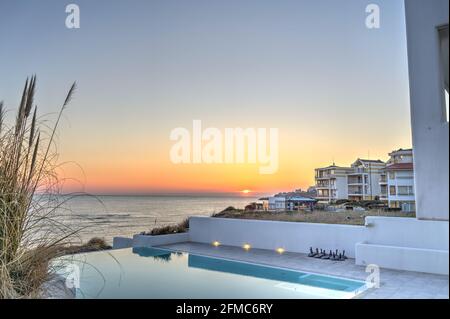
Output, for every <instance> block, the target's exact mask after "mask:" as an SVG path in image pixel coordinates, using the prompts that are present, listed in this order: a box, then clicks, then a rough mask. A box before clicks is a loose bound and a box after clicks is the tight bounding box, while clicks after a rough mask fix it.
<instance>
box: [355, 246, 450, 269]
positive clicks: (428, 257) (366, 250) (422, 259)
mask: <svg viewBox="0 0 450 319" xmlns="http://www.w3.org/2000/svg"><path fill="white" fill-rule="evenodd" d="M448 258H449V255H448V250H436V249H422V248H409V247H398V246H385V245H375V244H368V243H359V244H357V245H356V264H357V265H369V264H375V265H377V266H378V267H380V268H389V269H399V270H408V271H418V272H426V273H433V274H441V275H448V266H449V264H448Z"/></svg>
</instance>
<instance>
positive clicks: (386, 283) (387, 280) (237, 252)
mask: <svg viewBox="0 0 450 319" xmlns="http://www.w3.org/2000/svg"><path fill="white" fill-rule="evenodd" d="M160 247H161V248H168V249H172V250H179V251H184V252H188V253H192V254H199V255H205V256H211V257H222V258H227V259H233V260H241V261H246V262H253V263H258V264H265V265H270V266H276V267H284V268H290V269H294V270H300V271H306V272H313V273H318V274H325V275H332V276H339V277H344V278H350V279H358V280H365V279H366V277H367V276H368V273H366V272H365V267H364V266H358V265H355V261H354V259H347V260H346V261H330V260H321V259H315V258H309V257H308V256H307V255H306V254H300V253H290V252H285V253H283V254H279V253H277V252H275V251H270V250H263V249H251V250H249V251H246V250H243V249H242V248H239V247H231V246H219V247H213V246H211V245H207V244H200V243H191V242H188V243H178V244H171V245H164V246H160ZM380 280H381V283H380V288H372V289H369V290H367V291H366V292H364V293H363V294H361V295H359V296H358V298H367V299H448V298H449V276H444V275H432V274H426V273H419V272H411V271H399V270H391V269H380Z"/></svg>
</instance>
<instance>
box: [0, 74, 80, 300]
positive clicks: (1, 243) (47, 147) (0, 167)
mask: <svg viewBox="0 0 450 319" xmlns="http://www.w3.org/2000/svg"><path fill="white" fill-rule="evenodd" d="M75 88H76V84H75V83H74V84H73V85H72V86H71V87H70V89H69V91H68V93H67V96H66V98H65V99H64V102H63V104H62V106H61V108H60V111H59V113H58V116H57V119H56V122H55V123H54V126H53V127H52V128H50V129H49V130H48V129H46V130H43V131H41V130H40V123H39V121H38V117H37V106H36V105H35V104H34V95H35V92H36V76H32V77H31V78H30V79H27V80H26V82H25V87H24V89H23V91H22V98H21V101H20V104H19V107H18V110H17V115H16V117H15V121H14V123H13V125H11V126H10V127H8V125H7V124H6V123H7V122H6V119H5V116H6V112H5V106H4V105H3V102H0V298H30V297H31V298H32V297H39V296H40V295H41V293H42V292H41V287H42V285H43V283H45V282H46V281H48V280H49V279H51V277H52V275H53V274H54V271H55V269H53V268H52V267H51V261H52V260H53V259H54V258H57V257H59V256H61V254H62V252H63V251H64V250H63V249H62V247H64V245H67V244H68V242H69V241H70V238H72V236H73V235H74V234H75V233H76V231H75V230H72V229H70V228H68V227H67V226H65V225H64V224H63V223H62V221H61V220H60V219H58V218H57V217H56V215H57V212H58V209H60V208H61V207H62V205H63V202H61V197H60V196H58V195H57V194H58V193H59V181H58V178H57V176H56V173H55V169H56V167H57V166H56V163H55V162H56V159H57V153H56V150H55V149H54V138H55V134H56V129H57V127H58V124H59V121H60V119H61V116H62V113H63V111H64V110H65V108H66V107H67V106H68V104H69V103H70V100H71V98H72V96H73V93H74V91H75ZM41 126H42V125H41Z"/></svg>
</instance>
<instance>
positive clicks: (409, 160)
mask: <svg viewBox="0 0 450 319" xmlns="http://www.w3.org/2000/svg"><path fill="white" fill-rule="evenodd" d="M389 156H390V159H389V160H388V161H387V163H386V169H385V171H384V173H383V174H382V175H381V180H380V188H381V197H380V199H381V200H385V201H386V202H387V203H388V205H389V207H390V208H399V209H401V210H402V211H406V212H410V211H415V209H416V205H415V196H414V188H415V187H414V166H413V151H412V149H406V150H404V149H399V150H396V151H393V152H391V153H389Z"/></svg>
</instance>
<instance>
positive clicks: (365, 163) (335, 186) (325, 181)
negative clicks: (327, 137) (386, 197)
mask: <svg viewBox="0 0 450 319" xmlns="http://www.w3.org/2000/svg"><path fill="white" fill-rule="evenodd" d="M384 167H385V163H384V162H383V161H380V160H365V159H357V160H356V161H355V162H354V163H353V164H352V165H351V167H340V166H336V165H334V164H333V165H331V166H328V167H323V168H316V170H315V172H316V175H315V180H316V185H315V187H316V190H317V196H316V199H317V200H319V202H320V203H330V202H332V201H336V200H338V199H349V200H358V201H359V200H371V199H375V198H377V197H380V194H381V188H380V179H381V174H382V171H383V169H384Z"/></svg>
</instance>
